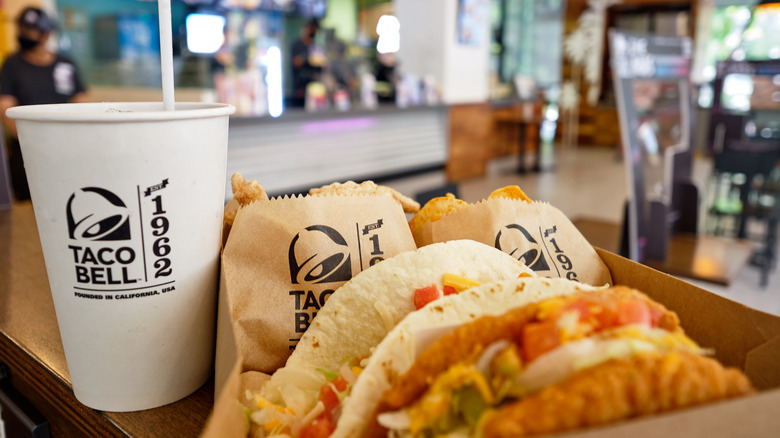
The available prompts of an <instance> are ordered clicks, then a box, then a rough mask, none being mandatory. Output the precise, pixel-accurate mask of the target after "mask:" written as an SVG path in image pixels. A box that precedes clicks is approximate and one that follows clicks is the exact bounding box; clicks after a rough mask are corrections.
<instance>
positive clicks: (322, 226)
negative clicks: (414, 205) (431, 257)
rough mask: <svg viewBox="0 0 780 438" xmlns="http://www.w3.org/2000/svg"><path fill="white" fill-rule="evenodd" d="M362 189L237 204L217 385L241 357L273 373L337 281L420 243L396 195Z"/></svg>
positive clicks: (225, 258)
mask: <svg viewBox="0 0 780 438" xmlns="http://www.w3.org/2000/svg"><path fill="white" fill-rule="evenodd" d="M348 193H350V192H348ZM357 193H358V194H338V192H337V193H330V194H329V193H323V194H319V195H316V196H311V195H310V196H295V197H282V198H274V199H270V200H258V201H255V202H252V203H250V204H248V205H246V206H243V207H241V208H240V209H238V210H237V211H236V213H235V219H234V220H233V221H232V226H231V227H230V229H229V233H230V235H229V237H228V239H227V241H226V244H225V247H224V251H223V255H222V279H221V288H220V289H221V290H220V306H219V307H220V309H219V322H218V345H217V370H216V374H217V389H219V386H220V383H221V380H222V379H224V378H225V377H226V376H227V373H228V372H229V371H230V369H231V368H232V366H233V362H234V361H235V360H236V358H237V357H240V358H241V360H242V363H243V367H242V368H243V370H244V371H246V370H254V371H260V372H263V373H268V374H271V373H273V371H275V370H276V369H277V368H279V367H281V366H282V365H284V363H285V361H286V359H287V357H288V356H289V355H290V353H291V351H292V350H293V349H294V348H295V345H296V343H297V342H298V340H299V339H300V337H301V336H302V335H303V333H304V332H305V331H306V329H307V328H308V326H309V323H310V321H311V320H312V318H313V317H314V316H315V315H316V313H317V311H318V310H319V309H320V308H321V307H322V305H323V304H325V301H326V300H327V299H328V297H329V296H330V295H331V294H333V293H334V291H335V290H336V289H337V288H338V287H339V286H341V285H342V284H344V283H345V282H347V281H348V280H349V279H350V278H352V276H353V275H355V274H357V273H358V272H360V271H362V270H364V269H366V268H368V267H369V266H372V265H373V264H375V263H378V262H380V261H382V260H384V259H386V258H389V257H392V256H394V255H396V254H399V253H401V252H405V251H413V250H415V249H416V246H415V244H414V240H413V238H412V235H411V232H410V230H409V226H408V224H407V220H406V216H405V214H404V210H403V208H402V206H401V204H400V203H399V202H398V201H397V200H396V199H394V198H393V197H391V196H383V195H375V194H360V193H361V192H357ZM412 202H413V201H412ZM231 350H232V351H231Z"/></svg>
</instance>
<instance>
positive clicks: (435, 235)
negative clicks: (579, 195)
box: [417, 198, 612, 286]
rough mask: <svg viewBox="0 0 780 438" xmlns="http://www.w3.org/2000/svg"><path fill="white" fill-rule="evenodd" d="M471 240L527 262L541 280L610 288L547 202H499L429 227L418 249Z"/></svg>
mask: <svg viewBox="0 0 780 438" xmlns="http://www.w3.org/2000/svg"><path fill="white" fill-rule="evenodd" d="M455 239H471V240H476V241H478V242H482V243H484V244H486V245H491V246H494V247H496V248H498V249H500V250H502V251H504V252H506V253H508V254H510V255H512V256H514V257H515V258H517V259H519V260H520V261H523V262H524V263H525V264H526V265H528V267H530V268H531V269H533V270H534V272H536V273H537V274H538V275H540V276H543V277H551V278H555V277H560V278H568V279H569V280H577V281H580V282H582V283H587V284H591V285H595V286H601V285H605V284H611V283H612V278H611V277H610V274H609V270H608V269H607V267H606V265H604V262H602V261H601V259H600V258H599V256H598V254H596V251H595V250H594V249H593V247H592V246H591V245H590V244H589V243H588V241H587V240H586V239H585V237H584V236H583V235H582V234H581V233H580V232H579V231H578V230H577V228H576V227H575V226H574V224H572V223H571V221H570V220H569V219H568V218H567V217H566V215H564V214H563V213H562V212H561V211H560V210H558V209H557V208H555V207H553V206H551V205H550V204H547V203H544V202H524V201H520V200H515V199H508V198H495V199H486V200H483V201H480V202H479V203H477V204H474V205H472V206H469V207H466V208H463V209H461V210H458V211H456V212H454V213H451V214H449V215H447V216H444V217H443V218H441V219H439V220H438V221H435V222H431V223H427V224H425V225H424V226H423V227H422V229H421V230H420V233H419V235H418V236H417V245H418V246H425V245H430V244H432V243H438V242H446V241H448V240H455Z"/></svg>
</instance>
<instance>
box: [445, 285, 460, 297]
mask: <svg viewBox="0 0 780 438" xmlns="http://www.w3.org/2000/svg"><path fill="white" fill-rule="evenodd" d="M457 294H458V291H457V290H456V289H455V288H454V287H452V286H444V295H457Z"/></svg>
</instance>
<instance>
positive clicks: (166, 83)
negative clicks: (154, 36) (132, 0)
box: [157, 0, 175, 111]
mask: <svg viewBox="0 0 780 438" xmlns="http://www.w3.org/2000/svg"><path fill="white" fill-rule="evenodd" d="M157 10H158V11H159V16H160V59H161V61H162V92H163V109H165V111H173V109H174V106H175V103H174V97H173V37H172V36H171V0H157Z"/></svg>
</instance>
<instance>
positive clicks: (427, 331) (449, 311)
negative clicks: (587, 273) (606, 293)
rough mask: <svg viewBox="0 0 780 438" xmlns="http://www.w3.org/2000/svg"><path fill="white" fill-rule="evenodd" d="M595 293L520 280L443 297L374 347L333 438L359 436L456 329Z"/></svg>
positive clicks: (561, 283) (564, 283)
mask: <svg viewBox="0 0 780 438" xmlns="http://www.w3.org/2000/svg"><path fill="white" fill-rule="evenodd" d="M591 290H596V288H594V287H593V286H589V285H585V284H581V283H578V282H575V281H570V280H565V279H559V278H556V279H548V278H538V277H533V278H528V277H526V278H519V279H515V280H503V281H498V282H494V283H486V284H483V285H480V286H476V287H473V288H471V289H468V290H466V291H464V292H462V293H460V294H459V295H456V296H451V297H446V298H444V299H441V300H438V301H436V302H435V303H432V304H431V305H428V306H426V307H424V308H422V309H420V310H418V311H416V312H412V313H410V314H409V315H408V316H407V317H406V318H404V319H403V321H401V322H400V323H399V324H398V325H397V326H396V327H395V328H394V329H393V330H392V331H391V332H390V333H389V334H388V335H387V336H386V337H385V339H384V340H382V342H381V343H380V344H379V345H378V346H377V348H376V351H375V352H374V354H373V355H372V356H371V358H370V359H369V361H368V363H367V365H366V367H365V369H363V370H362V372H361V374H360V378H359V379H357V381H356V382H355V383H354V385H353V386H352V388H351V392H350V394H349V396H348V397H345V398H344V400H342V403H341V408H342V410H341V412H340V416H339V418H338V422H337V424H336V429H335V431H334V432H333V434H332V435H331V436H332V437H354V436H361V435H363V433H364V432H365V430H366V428H367V427H368V425H369V424H370V422H371V416H372V414H373V412H374V410H375V409H376V408H377V406H378V404H379V399H380V396H381V395H382V393H383V392H385V391H386V390H388V389H390V387H391V385H392V383H393V382H394V381H395V380H396V379H397V377H398V376H400V375H402V374H404V373H405V372H406V371H407V370H408V369H409V368H410V367H411V366H412V364H413V363H414V358H415V352H416V351H417V350H420V349H422V348H424V347H425V346H426V343H428V342H429V340H431V339H435V338H437V337H438V336H439V335H441V333H444V332H449V331H451V330H452V329H453V328H454V326H456V325H459V324H463V323H466V322H469V321H473V320H475V319H477V318H479V317H481V316H484V315H496V314H501V313H503V312H505V311H506V310H507V309H509V308H512V307H517V306H522V305H524V304H528V303H533V302H536V301H539V300H543V299H546V298H550V297H555V296H566V295H570V294H573V293H577V292H580V291H591Z"/></svg>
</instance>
